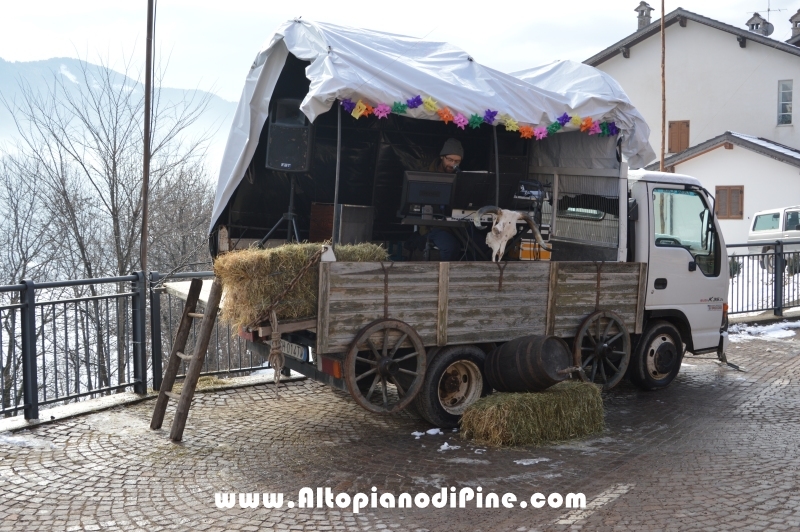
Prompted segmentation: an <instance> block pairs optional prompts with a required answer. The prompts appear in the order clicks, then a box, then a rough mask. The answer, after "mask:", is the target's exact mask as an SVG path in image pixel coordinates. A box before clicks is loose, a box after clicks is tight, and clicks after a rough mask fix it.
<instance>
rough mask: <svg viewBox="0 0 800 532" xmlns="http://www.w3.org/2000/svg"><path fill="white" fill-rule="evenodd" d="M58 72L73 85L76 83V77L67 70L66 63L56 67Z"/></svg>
mask: <svg viewBox="0 0 800 532" xmlns="http://www.w3.org/2000/svg"><path fill="white" fill-rule="evenodd" d="M58 73H59V74H61V75H62V76H64V77H65V78H67V79H68V80H70V81H71V82H72V83H74V84H75V85H78V78H76V77H75V74H73V73H72V72H70V71H69V69H68V68H67V65H61V68H59V69H58Z"/></svg>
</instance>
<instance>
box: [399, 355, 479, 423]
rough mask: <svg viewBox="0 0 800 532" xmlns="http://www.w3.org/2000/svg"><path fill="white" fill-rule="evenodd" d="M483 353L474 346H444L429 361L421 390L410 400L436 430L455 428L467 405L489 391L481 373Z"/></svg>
mask: <svg viewBox="0 0 800 532" xmlns="http://www.w3.org/2000/svg"><path fill="white" fill-rule="evenodd" d="M485 359H486V354H485V353H484V352H483V350H482V349H480V348H479V347H478V346H475V345H453V346H448V347H444V348H442V349H441V350H439V352H438V353H436V355H435V356H434V357H433V358H432V359H431V360H429V362H428V368H427V370H426V371H425V380H424V381H423V382H422V388H421V389H420V391H419V394H417V397H416V398H415V399H414V403H413V404H414V406H415V407H416V410H417V412H418V413H419V415H420V416H422V417H423V418H424V419H425V420H427V421H428V422H430V423H431V424H433V425H434V426H436V427H439V428H443V429H451V428H456V427H458V422H459V421H460V420H461V415H462V414H463V413H464V410H466V409H467V407H468V406H469V405H471V404H472V403H474V402H475V401H477V400H478V399H479V398H481V397H483V396H484V395H488V394H489V393H490V392H491V390H492V388H491V386H489V381H488V380H487V379H486V376H485V375H484V372H483V363H484V360H485Z"/></svg>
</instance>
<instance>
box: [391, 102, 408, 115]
mask: <svg viewBox="0 0 800 532" xmlns="http://www.w3.org/2000/svg"><path fill="white" fill-rule="evenodd" d="M407 109H408V104H406V103H400V102H394V103H393V104H392V112H393V113H395V114H398V115H404V114H406V110H407Z"/></svg>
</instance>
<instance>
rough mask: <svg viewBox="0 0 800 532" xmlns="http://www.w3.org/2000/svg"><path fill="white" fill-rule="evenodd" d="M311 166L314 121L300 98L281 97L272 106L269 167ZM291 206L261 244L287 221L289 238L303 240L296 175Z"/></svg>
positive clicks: (300, 169) (292, 168)
mask: <svg viewBox="0 0 800 532" xmlns="http://www.w3.org/2000/svg"><path fill="white" fill-rule="evenodd" d="M310 166H311V123H310V122H309V121H308V118H306V115H305V114H303V111H301V110H300V100H297V99H291V98H281V99H278V100H276V101H275V104H274V105H273V106H272V113H270V117H269V131H268V133H267V161H266V167H267V168H268V169H270V170H279V171H281V172H307V171H308V170H309V167H310ZM290 180H291V181H290V183H291V184H290V188H289V206H288V208H287V212H285V213H283V216H281V218H280V219H279V220H278V221H277V222H276V223H275V225H274V226H273V227H272V229H270V230H269V232H268V233H267V234H266V235H265V236H264V238H262V239H261V241H260V242H259V243H258V246H259V247H264V244H266V242H267V240H269V237H271V236H272V234H273V233H274V232H275V231H276V230H277V229H278V226H279V225H280V224H281V223H282V222H283V221H286V241H287V242H291V240H292V237H294V239H295V241H297V242H299V241H300V235H299V233H298V231H297V222H296V221H295V219H296V217H297V215H296V214H295V212H294V190H295V185H296V183H295V178H294V176H291V177H290Z"/></svg>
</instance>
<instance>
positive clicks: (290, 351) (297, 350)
mask: <svg viewBox="0 0 800 532" xmlns="http://www.w3.org/2000/svg"><path fill="white" fill-rule="evenodd" d="M281 351H283V354H284V355H288V356H290V357H292V358H296V359H298V360H308V355H307V354H306V353H307V351H306V348H305V347H303V346H302V345H297V344H293V343H292V342H287V341H286V340H281Z"/></svg>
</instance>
